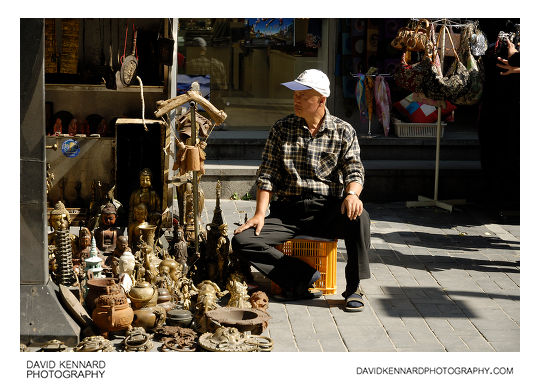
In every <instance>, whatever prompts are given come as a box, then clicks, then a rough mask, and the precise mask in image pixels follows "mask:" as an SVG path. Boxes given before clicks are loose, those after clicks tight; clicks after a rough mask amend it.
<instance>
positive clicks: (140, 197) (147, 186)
mask: <svg viewBox="0 0 540 385" xmlns="http://www.w3.org/2000/svg"><path fill="white" fill-rule="evenodd" d="M141 203H144V205H145V206H146V209H147V217H148V218H154V217H157V216H159V217H160V218H161V206H160V200H159V197H158V195H157V193H156V192H155V191H154V190H153V189H152V171H151V170H150V169H149V168H145V169H143V170H141V172H140V174H139V188H138V189H137V190H135V191H133V192H132V193H131V197H130V198H129V217H128V223H129V224H131V222H133V221H134V220H135V219H134V218H135V212H134V211H135V207H137V205H139V204H141Z"/></svg>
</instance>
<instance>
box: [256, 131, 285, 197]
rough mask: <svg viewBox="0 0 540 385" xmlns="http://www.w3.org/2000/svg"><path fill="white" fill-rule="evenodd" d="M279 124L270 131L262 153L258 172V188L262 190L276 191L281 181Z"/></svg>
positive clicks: (281, 157) (281, 156) (281, 158)
mask: <svg viewBox="0 0 540 385" xmlns="http://www.w3.org/2000/svg"><path fill="white" fill-rule="evenodd" d="M279 128H280V126H279V124H278V123H276V124H275V125H274V126H273V127H272V129H271V130H270V134H269V135H268V139H267V140H266V144H265V146H264V150H263V153H262V162H261V165H260V166H259V169H258V170H257V187H258V188H259V189H260V190H267V191H274V190H275V189H276V182H277V181H278V180H279V177H278V176H279V170H280V165H281V163H282V161H283V155H282V148H281V137H280V135H279Z"/></svg>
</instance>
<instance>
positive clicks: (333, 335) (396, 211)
mask: <svg viewBox="0 0 540 385" xmlns="http://www.w3.org/2000/svg"><path fill="white" fill-rule="evenodd" d="M214 207H215V200H210V199H207V200H206V201H205V212H204V213H203V222H205V223H208V222H209V221H211V219H212V215H213V210H214ZM221 208H222V212H223V216H224V219H225V222H227V223H228V224H229V235H230V236H231V237H232V232H233V231H234V229H235V228H236V227H237V226H236V225H235V224H234V223H241V222H242V223H243V221H244V219H245V215H246V214H247V215H248V217H251V215H252V214H253V213H254V208H255V202H254V201H242V200H222V201H221ZM366 209H367V210H368V212H369V213H370V216H371V232H372V238H371V244H372V248H371V250H370V261H371V272H372V277H371V279H369V280H364V281H362V283H361V285H362V289H363V290H364V292H365V294H366V308H365V310H364V311H363V312H362V313H347V312H345V311H344V310H343V299H342V297H341V296H340V294H339V293H341V291H342V290H343V288H344V286H345V282H344V272H343V270H344V267H345V261H346V258H347V256H346V251H345V245H344V243H343V241H339V243H338V253H339V254H338V272H337V284H338V294H336V295H326V296H324V297H322V298H320V299H317V300H311V301H299V302H289V303H279V302H275V301H272V300H271V302H270V306H269V313H270V315H271V316H272V319H271V321H270V323H269V327H268V329H267V331H266V332H265V334H267V335H269V336H270V337H271V338H272V339H273V341H274V350H273V351H275V352H293V351H294V352H296V351H300V352H320V351H324V352H347V351H348V352H365V351H375V352H390V351H400V352H401V351H407V352H410V351H414V352H438V351H449V352H463V351H472V352H486V351H504V352H515V351H519V350H520V344H519V337H520V266H519V260H520V227H519V224H509V223H506V224H501V223H496V222H495V221H493V220H492V219H489V218H488V217H487V216H486V215H485V213H484V212H483V211H482V210H481V209H480V208H479V207H477V206H474V205H466V206H462V207H458V208H456V209H455V210H454V212H452V213H448V212H446V211H444V210H441V209H437V208H407V207H406V206H405V204H404V203H389V204H366ZM254 275H255V278H256V282H257V283H258V284H259V285H260V286H261V288H263V289H266V290H268V289H269V281H267V280H266V279H264V278H263V277H262V276H261V275H260V274H259V273H254Z"/></svg>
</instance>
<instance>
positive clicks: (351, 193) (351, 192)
mask: <svg viewBox="0 0 540 385" xmlns="http://www.w3.org/2000/svg"><path fill="white" fill-rule="evenodd" d="M347 195H356V197H357V198H360V197H359V196H358V194H357V193H355V192H354V191H352V190H349V191H347Z"/></svg>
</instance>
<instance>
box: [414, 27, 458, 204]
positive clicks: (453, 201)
mask: <svg viewBox="0 0 540 385" xmlns="http://www.w3.org/2000/svg"><path fill="white" fill-rule="evenodd" d="M445 27H446V20H443V25H442V28H445ZM445 38H446V32H445V31H444V30H443V32H442V46H441V55H440V56H441V70H442V71H444V52H445ZM441 121H442V107H440V106H439V107H437V144H436V147H435V187H434V192H433V199H431V198H426V197H423V196H421V195H419V196H418V200H417V201H407V202H406V204H407V207H432V206H436V207H439V208H441V209H445V210H448V211H449V212H452V209H453V206H454V205H462V204H465V203H466V200H465V199H451V200H444V201H440V200H439V199H438V198H439V158H440V152H441Z"/></svg>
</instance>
